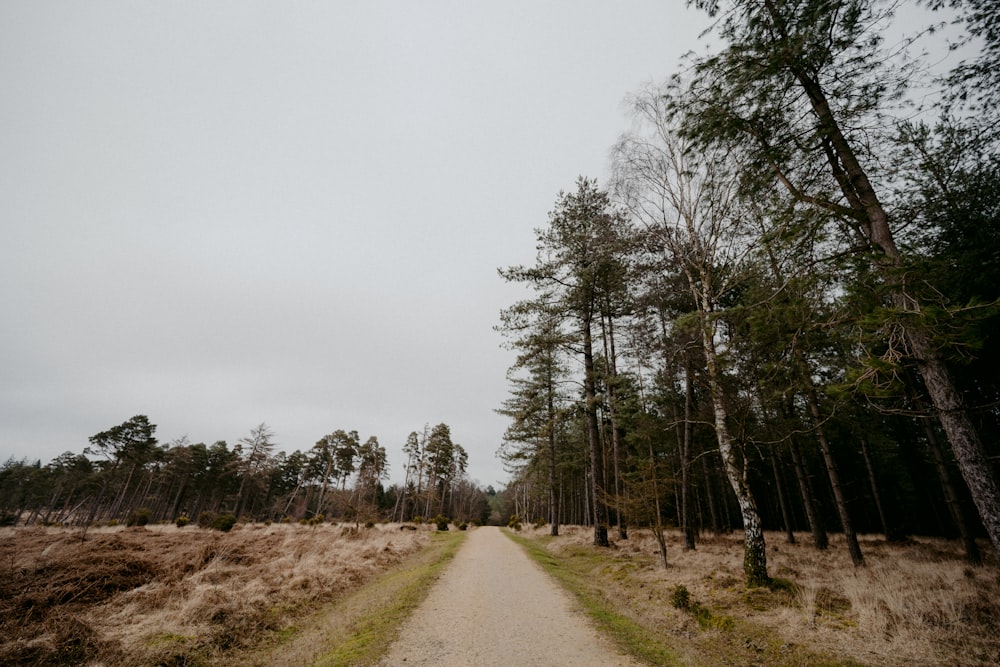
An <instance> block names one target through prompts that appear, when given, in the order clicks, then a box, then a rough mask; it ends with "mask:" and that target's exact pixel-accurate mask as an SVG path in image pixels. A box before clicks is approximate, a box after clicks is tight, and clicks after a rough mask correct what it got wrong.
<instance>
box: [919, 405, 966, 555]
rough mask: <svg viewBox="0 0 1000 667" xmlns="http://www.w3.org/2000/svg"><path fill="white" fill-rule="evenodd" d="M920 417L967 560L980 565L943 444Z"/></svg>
mask: <svg viewBox="0 0 1000 667" xmlns="http://www.w3.org/2000/svg"><path fill="white" fill-rule="evenodd" d="M911 398H912V400H913V404H914V406H915V407H916V408H917V409H918V410H921V411H922V410H923V409H924V406H923V401H921V400H920V398H919V397H918V396H917V395H916V394H912V395H911ZM918 419H919V421H920V425H921V426H922V427H923V429H924V436H925V438H926V439H927V447H928V448H929V449H930V452H931V458H932V459H934V469H935V470H936V471H937V475H938V480H940V482H941V490H942V492H943V493H944V501H945V504H946V505H947V506H948V512H949V513H950V514H951V520H952V521H953V522H954V523H955V527H956V528H957V529H958V534H959V537H961V539H962V545H963V546H964V548H965V560H966V561H968V562H969V563H970V564H972V565H979V564H980V563H981V562H982V560H983V558H982V554H981V553H980V552H979V545H977V544H976V539H975V537H974V536H973V535H972V531H970V530H969V523H968V522H967V521H966V520H965V512H964V511H963V510H962V504H961V503H960V502H959V500H958V490H957V489H956V488H955V485H954V484H953V483H952V481H951V473H949V472H948V465H947V463H946V462H945V458H944V452H942V451H941V445H940V444H938V439H937V436H936V435H935V434H934V429H933V428H932V427H931V423H930V421H929V420H928V419H926V418H923V417H918Z"/></svg>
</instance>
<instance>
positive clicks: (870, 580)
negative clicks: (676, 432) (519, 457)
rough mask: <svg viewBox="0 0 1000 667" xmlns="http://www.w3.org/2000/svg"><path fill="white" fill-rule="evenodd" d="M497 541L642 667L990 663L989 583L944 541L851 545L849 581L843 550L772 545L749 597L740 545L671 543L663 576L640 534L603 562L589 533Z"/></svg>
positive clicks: (987, 568)
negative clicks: (513, 548)
mask: <svg viewBox="0 0 1000 667" xmlns="http://www.w3.org/2000/svg"><path fill="white" fill-rule="evenodd" d="M507 533H508V535H510V536H511V537H512V538H513V539H514V540H515V541H517V542H519V543H521V544H522V545H523V546H524V547H525V549H526V551H527V552H528V553H529V554H530V555H531V556H532V557H533V558H534V559H535V560H536V561H538V562H539V563H540V564H541V565H542V567H543V568H545V569H546V571H548V572H549V573H550V574H551V575H553V576H554V577H555V578H556V579H558V580H559V581H560V582H562V584H563V585H564V586H566V588H567V589H569V590H570V591H572V592H573V593H574V594H575V595H576V596H577V598H578V599H579V600H580V602H581V604H582V606H583V607H584V608H585V609H586V610H587V613H588V614H589V615H590V616H591V617H592V618H593V619H594V622H595V624H596V625H597V626H598V627H600V628H602V629H603V630H605V631H606V632H607V633H608V634H609V635H610V636H612V637H613V638H614V639H615V640H616V641H617V642H618V643H619V644H620V645H621V646H622V648H623V649H625V650H627V651H628V652H629V653H631V654H633V655H635V656H636V657H637V658H639V659H643V660H645V661H647V662H649V663H650V664H657V665H672V664H676V665H696V666H702V665H704V666H709V665H724V664H738V665H831V666H832V665H888V666H890V667H893V666H902V665H911V666H912V665H945V664H947V665H970V666H971V665H984V666H985V665H993V664H995V660H996V656H997V655H1000V570H998V567H997V563H996V562H995V561H992V560H991V561H990V562H989V563H988V564H984V565H980V566H970V565H968V564H967V563H965V562H963V553H962V550H961V545H960V544H957V543H956V542H954V541H947V540H941V539H936V538H921V539H919V540H914V541H912V542H910V543H908V544H905V545H902V544H892V543H888V542H886V541H884V540H882V539H875V538H869V537H866V536H862V537H861V538H860V539H861V543H862V545H863V546H864V547H865V550H866V551H865V553H866V556H867V565H866V567H864V568H856V567H855V566H854V565H853V564H852V562H851V559H850V555H849V553H848V552H847V550H846V549H830V550H827V551H824V552H821V553H817V552H816V550H815V549H813V548H812V547H811V546H810V545H808V544H803V542H804V541H802V540H800V541H799V542H797V543H796V544H786V543H781V542H780V539H779V538H780V535H775V534H769V535H768V539H769V543H770V544H774V545H779V544H780V546H777V547H776V548H775V547H772V550H771V552H770V553H769V554H768V556H769V560H770V562H771V567H772V571H773V573H774V577H773V578H772V580H771V583H770V585H769V586H767V587H753V588H751V587H747V586H746V585H745V582H744V579H743V564H742V558H743V548H742V547H743V545H742V535H739V534H737V533H733V534H731V535H726V536H720V537H705V538H703V539H702V540H701V541H699V543H698V547H697V549H695V550H688V551H685V550H683V549H681V548H676V549H674V548H672V547H673V545H680V544H683V537H682V535H681V534H680V533H679V532H677V531H668V534H667V540H668V544H669V545H670V546H669V547H668V548H670V567H669V568H666V569H664V568H663V567H662V564H661V563H660V562H659V553H658V545H657V541H656V540H655V539H654V537H653V535H652V532H651V531H649V530H646V529H643V530H636V529H633V530H632V531H631V533H630V535H629V539H628V541H619V542H612V545H613V548H612V549H610V550H609V549H599V548H596V547H594V546H593V544H592V534H591V533H592V531H591V529H590V528H587V527H580V526H564V527H562V529H561V531H560V533H561V534H560V536H558V537H552V536H551V535H549V534H548V529H547V527H546V526H540V527H535V528H532V527H525V528H523V529H522V530H521V531H519V532H512V531H509V530H508V531H507ZM835 540H836V538H835Z"/></svg>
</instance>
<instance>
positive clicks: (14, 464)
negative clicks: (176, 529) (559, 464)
mask: <svg viewBox="0 0 1000 667" xmlns="http://www.w3.org/2000/svg"><path fill="white" fill-rule="evenodd" d="M423 433H424V435H423V436H420V435H418V434H417V433H416V432H414V433H412V434H411V435H410V437H409V439H408V440H407V442H406V446H405V448H404V451H405V453H406V454H407V457H408V460H407V476H406V481H405V483H404V484H403V485H402V486H400V485H391V486H389V487H386V486H385V484H384V481H385V480H386V479H387V477H388V473H389V461H388V456H387V454H386V450H385V447H383V446H382V445H381V444H380V443H379V441H378V438H377V437H375V436H371V437H369V438H367V439H366V440H364V442H362V440H361V437H360V436H359V434H358V432H357V431H353V430H352V431H347V430H343V429H338V430H335V431H333V432H332V433H330V434H328V435H325V436H323V437H322V438H320V439H319V440H318V441H317V442H316V444H315V445H313V446H312V447H311V448H310V449H308V450H306V451H305V452H303V451H300V450H295V451H293V452H292V453H290V454H286V453H285V452H284V451H278V452H275V449H276V443H275V436H274V433H273V432H272V431H271V430H270V428H268V426H267V425H266V424H263V423H262V424H260V425H258V426H256V427H254V428H252V429H250V433H249V435H247V436H246V437H244V438H240V439H239V441H237V442H236V443H235V444H234V445H233V446H231V447H230V445H229V444H228V443H227V442H226V441H224V440H220V441H218V442H215V443H213V444H211V445H206V444H204V443H191V442H189V441H188V439H187V438H186V437H184V438H180V439H178V440H175V441H173V442H171V443H168V444H160V443H159V442H158V441H157V439H156V435H155V434H156V425H155V424H153V423H151V422H150V421H149V418H148V417H147V416H145V415H136V416H134V417H132V418H131V419H129V420H127V421H125V422H123V423H122V424H119V425H117V426H113V427H111V428H109V429H108V430H106V431H102V432H100V433H97V434H95V435H93V436H91V437H90V438H89V443H90V444H89V446H87V447H86V448H84V450H83V452H82V453H79V454H76V453H73V452H66V453H64V454H61V455H60V456H58V457H56V458H55V459H53V460H52V461H51V462H50V463H48V464H47V465H42V463H41V461H40V460H36V461H28V460H26V459H22V460H16V459H13V458H12V459H9V460H8V461H6V462H5V463H4V464H3V465H2V466H0V520H2V522H3V524H5V525H16V524H44V525H53V524H55V525H75V526H82V527H87V526H91V525H96V524H102V525H107V524H109V523H110V524H128V523H136V522H140V523H146V522H162V521H170V522H174V521H178V520H180V521H181V522H182V523H185V522H187V521H195V520H198V519H199V517H202V521H200V523H204V522H205V519H204V517H211V516H218V515H231V516H232V517H233V518H234V520H243V521H293V520H294V521H322V520H349V521H359V522H377V521H383V520H395V521H410V520H413V519H414V518H416V517H419V516H430V515H431V512H432V511H433V513H434V516H439V515H440V516H442V517H447V518H450V519H452V520H454V521H457V522H469V521H474V520H475V521H485V517H486V516H488V514H489V510H488V498H487V495H486V492H485V491H484V490H482V489H480V488H479V486H478V485H477V484H475V483H473V482H471V481H470V480H468V479H467V477H466V475H465V471H466V464H467V455H466V453H465V450H464V449H463V448H462V446H461V445H459V444H458V443H455V442H453V441H452V439H451V432H450V429H449V427H448V426H447V424H439V425H437V426H435V427H434V428H433V429H429V428H425V429H424V432H423Z"/></svg>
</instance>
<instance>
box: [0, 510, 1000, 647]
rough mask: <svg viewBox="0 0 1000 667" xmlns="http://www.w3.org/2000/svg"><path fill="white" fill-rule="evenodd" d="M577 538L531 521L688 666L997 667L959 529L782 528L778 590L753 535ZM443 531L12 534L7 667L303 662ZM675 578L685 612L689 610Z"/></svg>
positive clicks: (987, 595)
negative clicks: (848, 536)
mask: <svg viewBox="0 0 1000 667" xmlns="http://www.w3.org/2000/svg"><path fill="white" fill-rule="evenodd" d="M562 532H563V535H562V536H560V537H559V538H556V539H554V540H550V539H549V538H547V537H546V533H547V529H546V528H544V527H543V528H539V529H531V528H526V529H525V531H524V533H525V534H526V535H527V536H529V537H531V538H532V539H534V540H537V541H538V542H539V543H540V544H543V545H545V548H546V549H547V550H548V551H549V552H550V553H552V554H553V555H555V556H556V557H557V558H558V559H559V560H560V562H562V563H563V564H564V566H565V567H570V568H575V569H576V570H577V571H579V572H582V573H584V574H585V577H586V579H587V580H588V581H589V582H590V585H592V586H593V587H594V588H595V589H597V590H599V591H600V594H601V595H602V596H603V597H605V598H606V600H607V603H608V605H609V607H611V608H613V609H614V610H615V611H616V613H619V614H621V615H623V616H627V617H629V618H631V619H633V620H634V621H635V622H636V623H638V624H639V625H640V626H642V627H643V628H645V629H646V630H645V632H648V633H649V634H651V635H655V636H657V637H658V638H661V639H663V640H664V642H665V643H666V644H668V645H669V646H670V649H671V651H672V652H673V653H674V654H675V655H676V656H677V658H678V660H679V662H680V663H681V664H687V665H717V664H737V665H750V664H755V665H772V664H773V665H793V664H796V665H797V664H810V665H814V664H829V665H852V664H864V665H889V666H891V667H903V666H913V665H943V664H948V665H995V664H1000V661H998V657H1000V567H998V564H997V560H996V557H995V554H992V552H991V551H989V550H986V552H987V554H988V556H987V558H988V560H987V563H986V564H984V565H982V566H978V567H971V566H968V565H966V564H965V563H964V562H963V561H962V559H961V554H960V552H959V549H958V546H957V545H956V544H954V543H951V542H948V541H945V540H938V539H923V538H921V539H918V540H915V541H912V542H910V543H907V544H905V545H897V544H888V543H886V542H885V541H884V540H881V539H875V538H874V537H871V538H868V539H864V540H863V541H862V549H863V550H864V553H865V558H866V563H867V564H866V566H865V567H863V568H860V569H856V568H854V567H853V566H852V565H851V563H850V559H849V557H848V555H847V552H846V549H845V548H844V546H843V543H842V542H841V541H838V540H837V539H836V537H834V540H833V544H832V546H831V549H830V550H828V551H826V552H817V551H816V550H815V549H813V548H812V547H811V546H809V540H808V536H806V535H803V536H801V541H800V543H799V544H796V545H788V544H786V543H785V542H784V536H783V535H781V534H776V533H774V534H768V536H767V537H768V540H769V541H768V544H769V548H768V559H769V570H770V573H771V575H772V577H775V578H777V579H778V580H779V585H778V586H776V587H774V588H772V589H770V590H768V589H752V590H747V589H746V588H745V587H744V586H743V584H742V541H741V537H740V535H739V534H733V535H730V536H724V537H717V538H713V537H706V538H705V539H703V540H702V541H701V542H699V544H698V548H697V549H696V550H695V551H690V552H685V551H683V550H681V549H680V548H679V547H678V546H677V545H678V544H679V535H677V534H670V535H669V536H668V539H669V542H670V550H669V554H668V558H669V561H670V566H669V568H668V569H666V570H664V569H663V568H662V567H661V566H660V565H659V564H658V560H657V557H656V546H655V543H654V541H653V538H652V536H651V534H650V533H649V532H648V531H644V530H632V531H631V536H630V539H629V540H626V541H619V542H618V543H617V544H615V545H614V548H612V549H611V550H606V549H595V548H593V547H591V546H590V544H589V542H590V539H591V532H590V530H589V529H586V528H581V527H564V528H563V531H562ZM430 536H431V528H430V527H427V526H424V527H422V528H421V529H420V530H418V531H400V530H398V527H397V526H396V525H385V526H376V527H374V528H370V529H365V528H361V529H359V530H358V529H354V527H353V526H351V525H345V526H335V525H331V524H321V525H318V526H315V527H310V526H302V525H270V526H265V525H260V524H257V525H254V524H250V525H238V526H237V527H236V528H234V529H233V531H232V532H230V533H220V532H217V531H210V530H202V529H198V528H195V527H193V526H188V527H185V528H182V529H178V528H176V527H174V526H149V527H146V528H100V529H91V530H90V531H88V532H87V534H86V536H85V539H81V533H80V531H79V530H71V529H63V528H3V529H0V568H2V570H3V576H2V577H0V633H2V634H0V664H32V665H45V664H50V665H55V664H63V665H66V664H89V665H194V664H255V663H256V664H270V663H271V662H273V660H272V658H273V656H274V655H275V654H274V653H273V652H272V653H271V654H270V655H271V656H272V657H270V658H264V659H263V662H262V661H261V660H262V659H261V658H260V656H262V655H264V656H267V655H268V653H267V648H268V647H274V646H275V645H281V646H284V647H286V648H282V649H280V651H281V655H283V656H284V655H285V654H286V653H287V654H288V655H289V656H290V655H292V653H293V651H292V650H291V649H292V648H293V645H295V644H296V641H295V640H296V638H301V639H302V640H309V641H311V637H312V635H310V631H309V628H310V627H311V625H315V614H316V612H317V611H320V610H324V609H330V608H331V607H330V605H332V604H334V603H337V602H338V601H340V600H342V599H344V598H346V597H347V596H348V594H350V593H351V592H353V591H356V590H357V589H358V588H359V587H360V586H361V585H363V584H364V583H366V582H369V581H371V580H374V579H375V578H376V577H377V575H379V574H381V573H383V572H387V571H388V570H390V569H391V568H393V566H395V565H397V564H399V563H401V562H402V561H404V560H406V559H407V558H409V557H411V556H413V555H415V554H416V553H417V552H419V551H421V549H422V548H423V547H425V546H427V545H428V543H429V542H430V541H431V540H430ZM984 546H986V545H984ZM678 585H682V586H684V587H685V588H686V589H687V590H688V592H689V594H690V602H691V607H690V608H689V609H688V610H682V609H678V608H675V607H674V604H673V602H674V600H673V594H674V591H675V590H676V588H677V586H678ZM695 612H697V613H695ZM333 613H334V616H336V613H339V612H333ZM511 613H516V611H515V610H511ZM324 614H326V616H329V615H330V614H329V613H328V612H324ZM310 618H313V620H310ZM337 618H339V617H336V618H333V617H331V618H325V620H324V621H323V622H324V623H328V624H329V623H337V622H338V621H337ZM313 634H315V633H313ZM299 643H301V642H299ZM303 655H308V651H306V652H305V653H304V654H303ZM817 656H818V657H819V658H821V659H820V660H819V661H817ZM286 657H287V656H286ZM303 660H304V661H305V662H306V663H308V662H309V659H308V658H299V657H296V658H295V659H294V661H295V662H297V663H302V661H303Z"/></svg>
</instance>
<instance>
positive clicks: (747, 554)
mask: <svg viewBox="0 0 1000 667" xmlns="http://www.w3.org/2000/svg"><path fill="white" fill-rule="evenodd" d="M701 282H702V284H703V285H704V284H710V282H709V281H706V280H704V279H703V280H702V281H701ZM705 301H706V299H705V297H704V295H702V310H701V312H700V317H701V334H702V345H703V347H704V350H705V365H706V367H707V370H708V384H709V391H710V393H711V396H712V404H713V407H714V411H715V434H716V439H717V440H718V443H719V454H720V455H721V456H722V464H723V468H724V470H725V472H726V476H727V477H728V478H729V483H730V485H732V487H733V492H734V493H735V494H736V502H737V503H739V506H740V514H741V515H742V517H743V533H744V543H743V544H744V546H743V571H744V573H745V574H746V577H747V585H748V586H764V585H766V584H767V583H768V582H769V581H770V577H768V575H767V546H766V544H765V542H764V530H763V527H762V526H761V522H760V515H759V514H758V513H757V504H756V502H755V501H754V498H753V493H751V491H750V486H749V485H748V484H747V480H746V461H745V460H744V462H743V464H744V465H743V469H742V470H741V469H740V465H739V463H738V462H737V460H736V451H735V447H734V445H733V441H732V437H731V436H730V434H729V427H728V425H727V424H726V421H727V417H728V415H727V414H726V407H725V395H724V393H723V390H722V384H721V378H720V370H719V367H718V359H717V357H716V353H715V342H714V340H713V336H712V327H711V325H710V323H709V321H708V314H709V313H710V312H711V308H709V307H708V304H707V303H705Z"/></svg>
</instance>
